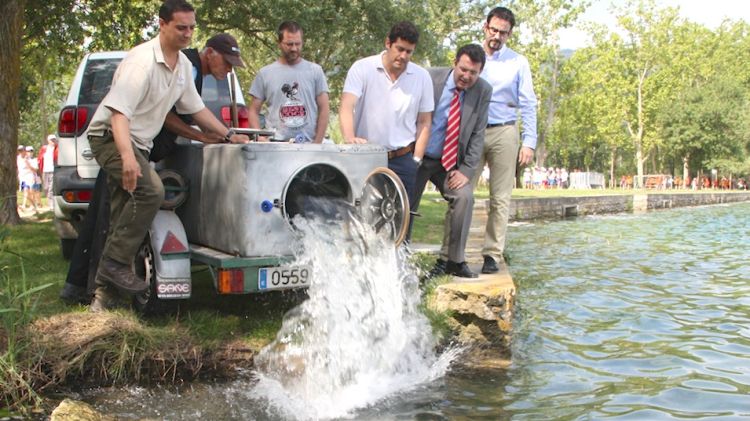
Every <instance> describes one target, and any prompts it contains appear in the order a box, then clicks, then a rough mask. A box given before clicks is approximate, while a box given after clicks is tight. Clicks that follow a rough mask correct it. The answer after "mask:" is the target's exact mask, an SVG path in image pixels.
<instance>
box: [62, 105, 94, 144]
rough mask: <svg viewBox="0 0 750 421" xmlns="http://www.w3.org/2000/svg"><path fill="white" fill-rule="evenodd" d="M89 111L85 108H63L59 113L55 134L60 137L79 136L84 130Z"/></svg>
mask: <svg viewBox="0 0 750 421" xmlns="http://www.w3.org/2000/svg"><path fill="white" fill-rule="evenodd" d="M88 117H89V109H88V108H86V107H74V106H70V107H65V108H63V109H62V110H61V111H60V118H59V120H58V122H57V133H58V135H59V136H61V137H74V136H79V135H80V134H81V133H83V131H84V130H86V126H87V123H88Z"/></svg>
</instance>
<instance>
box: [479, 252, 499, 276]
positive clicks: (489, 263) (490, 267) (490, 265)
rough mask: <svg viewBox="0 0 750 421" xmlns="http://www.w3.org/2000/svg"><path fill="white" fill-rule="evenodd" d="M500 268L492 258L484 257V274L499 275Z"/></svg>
mask: <svg viewBox="0 0 750 421" xmlns="http://www.w3.org/2000/svg"><path fill="white" fill-rule="evenodd" d="M499 271H500V268H499V267H497V262H496V261H495V259H493V258H492V257H491V256H484V264H483V265H482V273H497V272H499Z"/></svg>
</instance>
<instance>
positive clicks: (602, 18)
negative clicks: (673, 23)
mask: <svg viewBox="0 0 750 421" xmlns="http://www.w3.org/2000/svg"><path fill="white" fill-rule="evenodd" d="M590 3H591V6H589V8H588V9H587V10H586V12H585V13H584V14H583V15H582V16H581V17H580V19H579V22H598V23H603V24H605V25H607V26H608V27H610V28H614V26H615V23H616V22H615V17H614V15H612V12H611V11H610V9H611V5H613V4H614V5H617V6H620V5H623V4H625V1H623V0H590ZM656 5H657V7H658V8H665V7H679V10H680V16H682V17H683V18H685V19H687V20H689V21H692V22H696V23H700V24H703V25H705V26H706V27H708V28H716V27H718V26H719V24H721V22H722V20H724V19H725V18H729V19H731V20H744V21H750V1H747V0H708V1H707V0H656ZM586 43H587V36H586V34H585V33H584V32H582V31H580V30H577V29H575V28H571V29H566V30H563V31H561V32H560V47H561V48H563V49H566V48H570V49H576V48H580V47H584V46H585V45H586Z"/></svg>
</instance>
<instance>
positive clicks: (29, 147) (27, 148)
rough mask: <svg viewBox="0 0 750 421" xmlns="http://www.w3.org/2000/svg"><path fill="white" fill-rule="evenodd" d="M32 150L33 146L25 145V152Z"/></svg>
mask: <svg viewBox="0 0 750 421" xmlns="http://www.w3.org/2000/svg"><path fill="white" fill-rule="evenodd" d="M33 150H34V147H33V146H27V147H26V152H32V151H33Z"/></svg>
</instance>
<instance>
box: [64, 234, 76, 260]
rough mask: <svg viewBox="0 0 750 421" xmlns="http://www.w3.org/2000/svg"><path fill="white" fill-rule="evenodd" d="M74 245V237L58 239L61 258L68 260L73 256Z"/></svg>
mask: <svg viewBox="0 0 750 421" xmlns="http://www.w3.org/2000/svg"><path fill="white" fill-rule="evenodd" d="M75 246H76V240H75V238H73V239H70V238H61V239H60V251H62V256H63V259H65V260H70V258H71V257H73V249H74V248H75Z"/></svg>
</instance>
